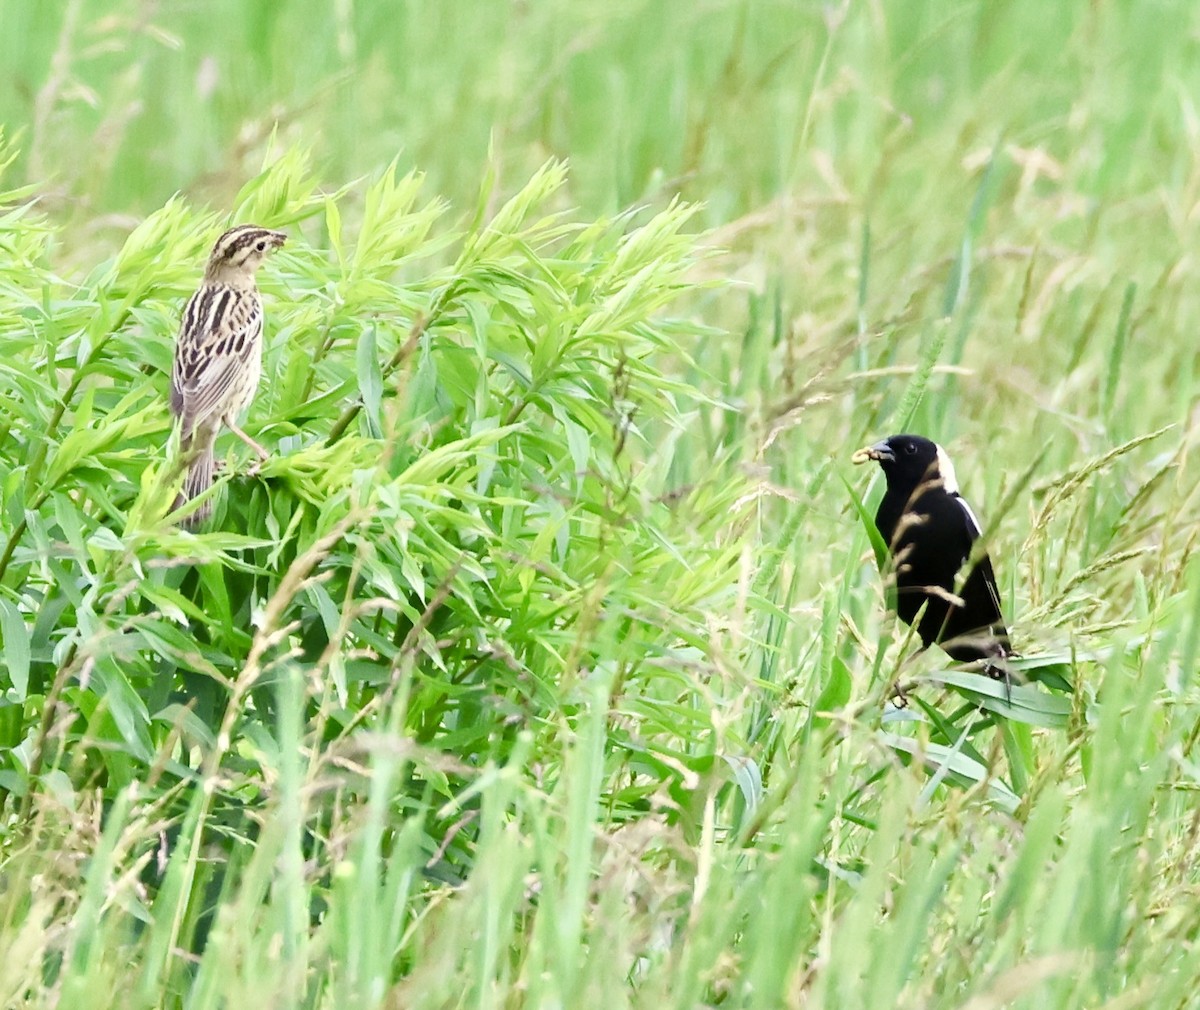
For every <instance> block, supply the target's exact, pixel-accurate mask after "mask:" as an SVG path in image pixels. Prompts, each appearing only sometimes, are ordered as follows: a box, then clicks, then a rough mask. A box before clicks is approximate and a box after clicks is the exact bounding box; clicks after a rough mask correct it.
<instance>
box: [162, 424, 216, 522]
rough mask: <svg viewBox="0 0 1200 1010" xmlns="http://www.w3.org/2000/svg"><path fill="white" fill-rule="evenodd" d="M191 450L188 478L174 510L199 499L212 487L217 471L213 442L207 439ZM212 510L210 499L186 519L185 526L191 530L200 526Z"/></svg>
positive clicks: (174, 505) (173, 506)
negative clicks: (214, 474)
mask: <svg viewBox="0 0 1200 1010" xmlns="http://www.w3.org/2000/svg"><path fill="white" fill-rule="evenodd" d="M189 448H190V451H188V452H187V453H186V455H187V456H188V457H189V458H188V472H187V477H186V478H185V479H184V482H183V490H181V491H180V492H179V494H178V495H176V496H175V503H174V504H173V505H172V506H171V508H172V509H177V508H180V507H181V506H183V505H185V504H187V503H188V502H189V501H191V500H192V499H193V498H198V497H199V496H200V495H202V494H204V492H205V491H207V490H208V489H209V488H210V487H212V482H213V471H214V470H215V469H216V460H215V459H214V457H213V440H212V439H205V440H204V441H202V442H201V443H200V444H199V445H196V444H195V443H193V444H192V446H190V447H189ZM212 510H213V507H212V500H211V499H209V500H208V501H206V502H204V504H202V505H201V506H200V507H199V508H197V509H196V510H195V511H194V512H192V513H191V514H190V515H189V516H188V517H187V518H186V519H184V520H183V525H184V526H186V527H189V528H195V527H196V526H199V525H200V524H201V523H202V522H204V521H205V520H206V519H207V518H208V517H209V516H211V515H212Z"/></svg>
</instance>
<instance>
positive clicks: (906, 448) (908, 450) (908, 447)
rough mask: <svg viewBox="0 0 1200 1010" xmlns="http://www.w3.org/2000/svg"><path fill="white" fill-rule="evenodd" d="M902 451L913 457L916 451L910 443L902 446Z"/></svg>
mask: <svg viewBox="0 0 1200 1010" xmlns="http://www.w3.org/2000/svg"><path fill="white" fill-rule="evenodd" d="M904 451H905V452H906V453H907V454H908V455H909V456H911V455H913V453H915V452H916V451H917V447H916V446H915V445H913V443H912V442H908V443H906V444H905V446H904Z"/></svg>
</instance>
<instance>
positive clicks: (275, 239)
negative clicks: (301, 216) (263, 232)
mask: <svg viewBox="0 0 1200 1010" xmlns="http://www.w3.org/2000/svg"><path fill="white" fill-rule="evenodd" d="M268 234H269V236H270V239H269V241H270V243H271V248H272V249H278V248H280V247H281V246H282V245H283V243H284V242H286V241H287V234H286V233H285V232H281V231H273V232H269V233H268Z"/></svg>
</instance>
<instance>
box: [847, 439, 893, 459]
mask: <svg viewBox="0 0 1200 1010" xmlns="http://www.w3.org/2000/svg"><path fill="white" fill-rule="evenodd" d="M895 458H896V455H895V453H893V452H892V449H891V447H890V446H889V445H888V444H887V442H876V443H875V444H874V445H868V446H865V447H863V448H862V449H859V450H858V452H856V453H855V454H854V455H853V456H851V457H850V462H851V463H866V462H868V461H869V460H872V459H874V460H878V461H879V462H881V463H882V462H888V463H890V462H892V460H894V459H895Z"/></svg>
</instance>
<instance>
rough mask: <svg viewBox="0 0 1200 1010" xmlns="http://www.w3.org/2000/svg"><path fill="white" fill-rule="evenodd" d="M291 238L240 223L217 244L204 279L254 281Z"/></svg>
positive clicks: (245, 282) (227, 281)
mask: <svg viewBox="0 0 1200 1010" xmlns="http://www.w3.org/2000/svg"><path fill="white" fill-rule="evenodd" d="M286 241H287V235H285V234H284V233H283V232H281V231H272V230H271V229H270V228H261V227H259V226H258V225H256V224H239V225H236V226H235V227H233V228H230V229H229V231H227V232H225V234H224V235H222V236H221V237H220V238H219V239H217V241H216V244H215V245H214V246H213V250H212V254H211V255H210V256H209V257H208V266H207V267H206V268H205V270H204V279H205V280H208V281H222V282H224V283H227V284H235V285H236V284H237V283H238V282H241V283H242V284H253V283H254V274H255V272H256V271H257V270H258V268H259V267H260V266H262V262H263V260H265V259H266V258H267V256H268V255H270V254H271V253H272V252H274V251H275V250H276V249H278V248H279V247H280V246H281V245H283V243H284V242H286Z"/></svg>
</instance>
